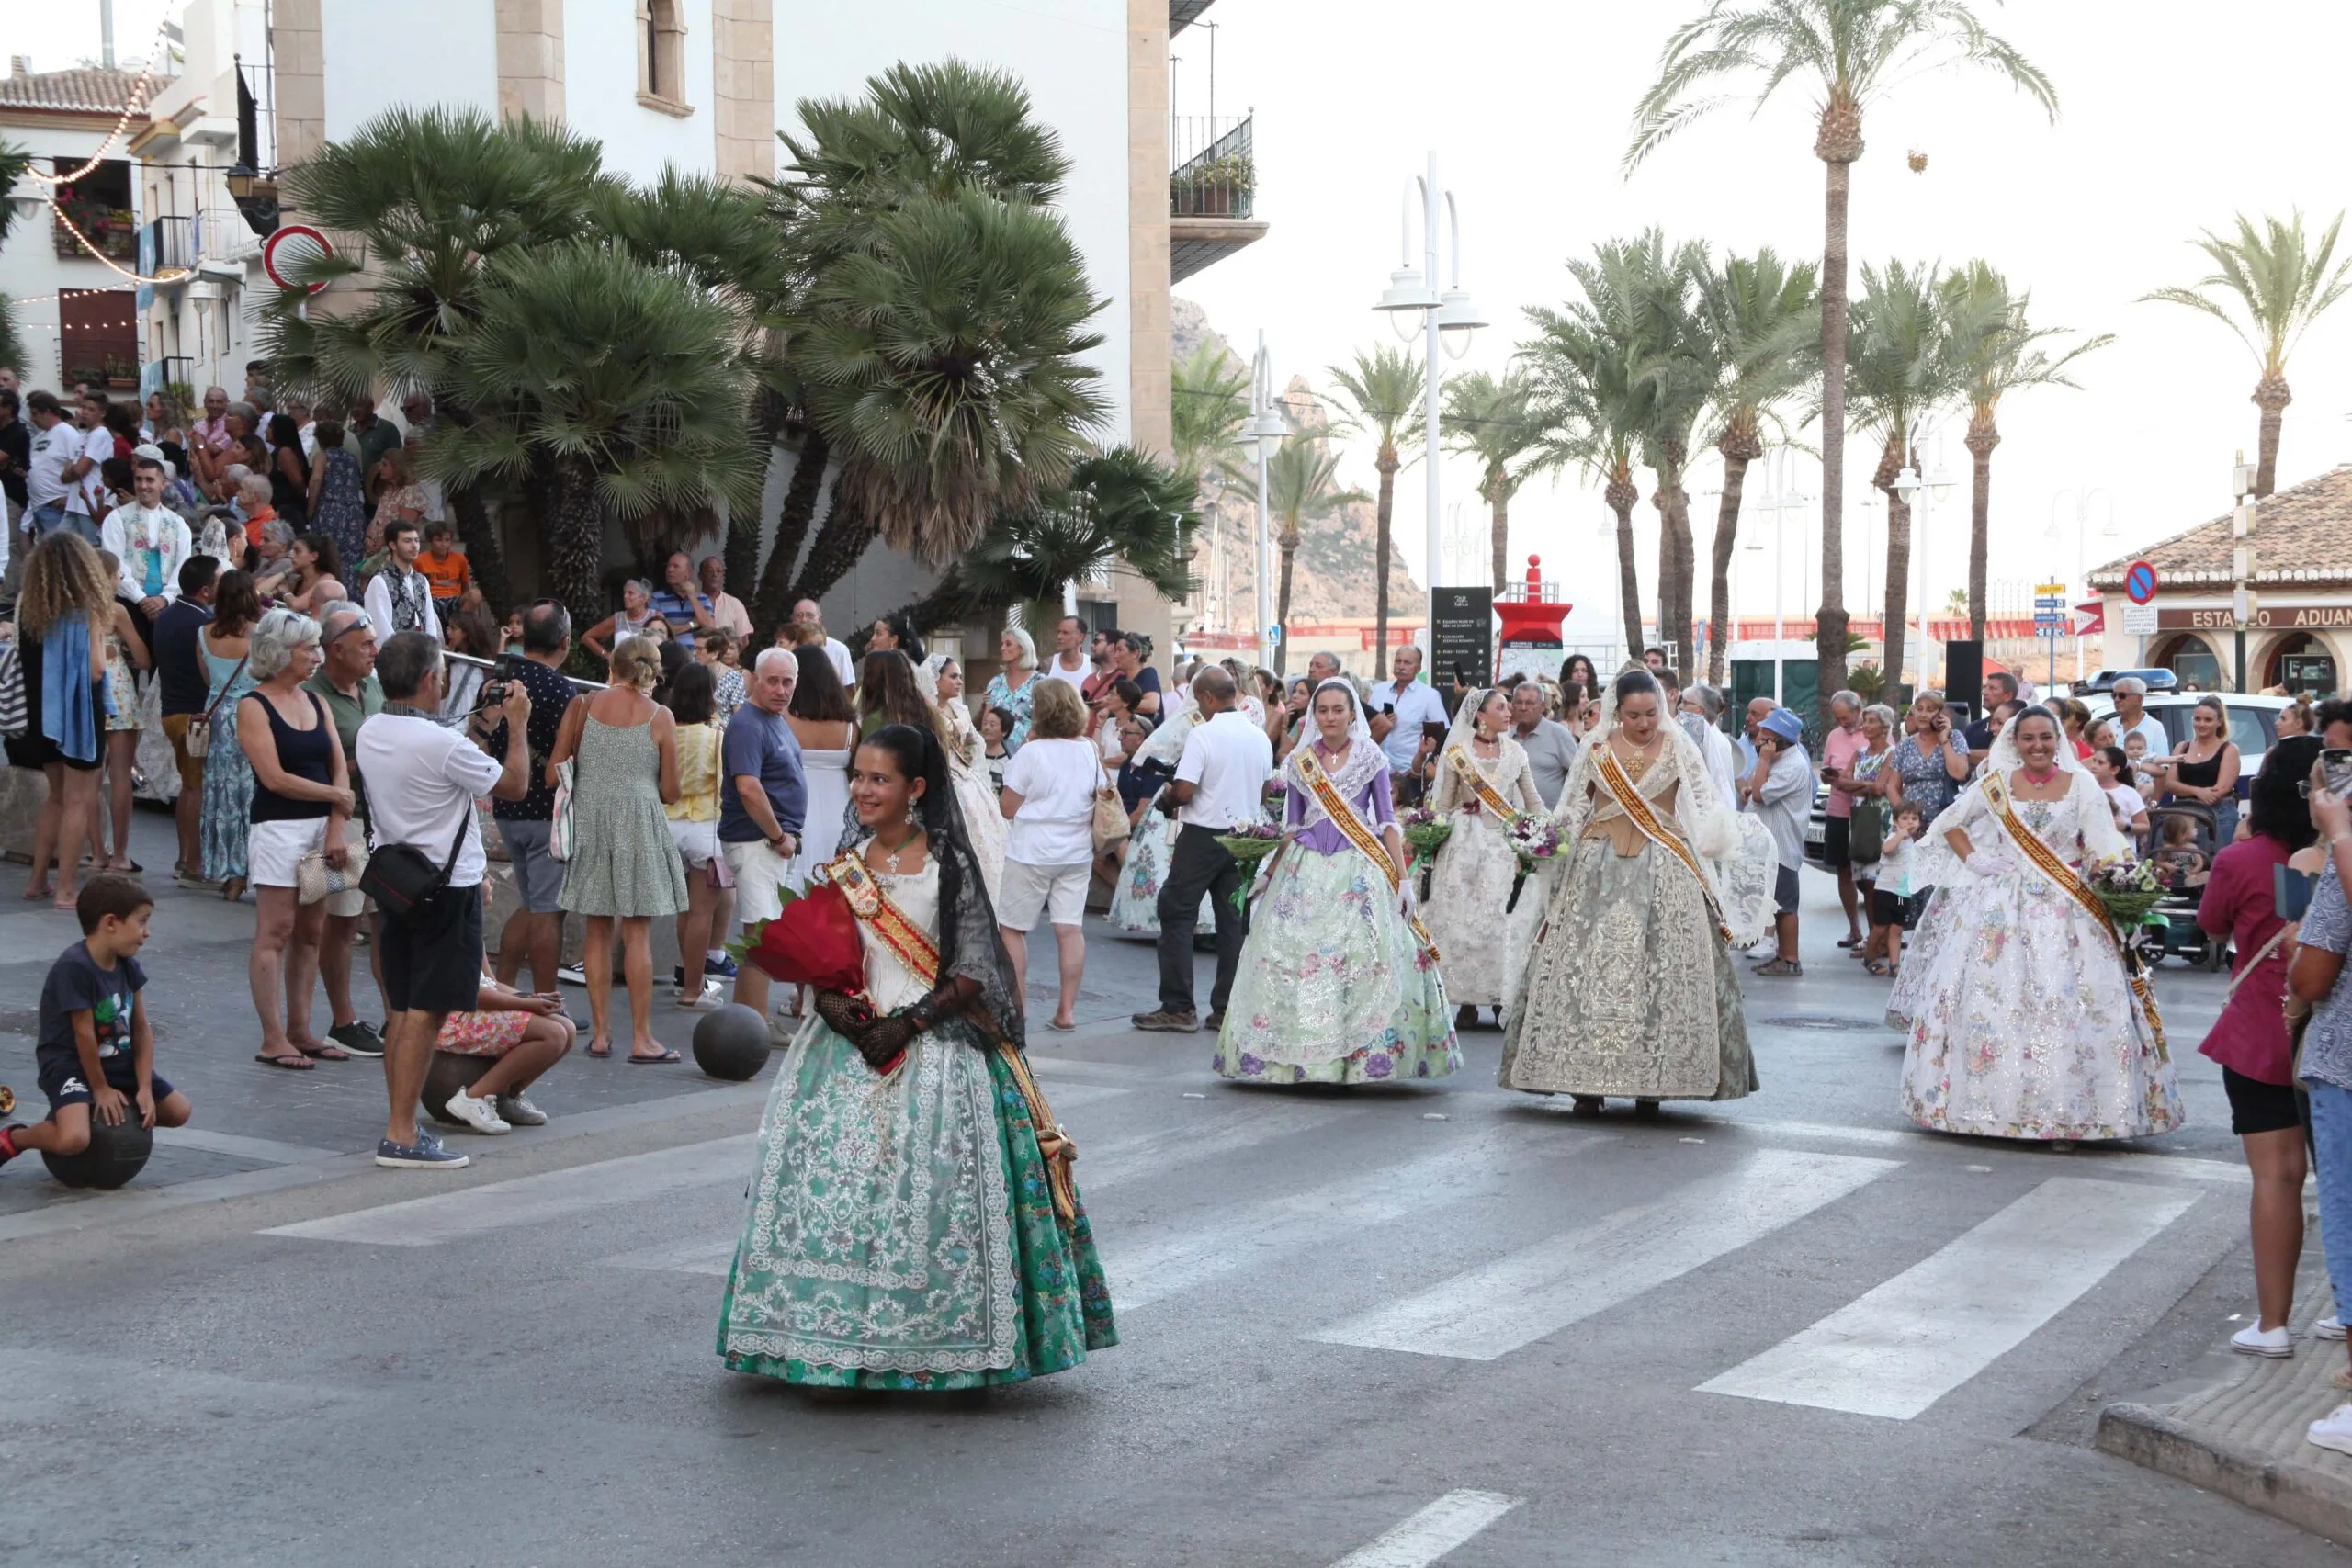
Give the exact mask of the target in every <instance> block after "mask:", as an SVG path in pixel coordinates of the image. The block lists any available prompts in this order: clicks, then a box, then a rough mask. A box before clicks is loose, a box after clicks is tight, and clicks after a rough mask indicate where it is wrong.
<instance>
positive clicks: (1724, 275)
mask: <svg viewBox="0 0 2352 1568" xmlns="http://www.w3.org/2000/svg"><path fill="white" fill-rule="evenodd" d="M1815 276H1816V275H1815V270H1814V265H1813V264H1812V263H1811V262H1799V263H1796V264H1795V265H1790V264H1788V263H1786V262H1783V261H1782V260H1781V257H1780V256H1779V254H1776V253H1775V252H1774V251H1772V250H1771V249H1770V247H1769V246H1768V247H1767V248H1765V249H1763V250H1760V251H1758V252H1757V253H1756V254H1754V255H1753V256H1726V257H1724V264H1723V265H1722V266H1721V267H1712V266H1711V267H1709V268H1708V269H1707V270H1706V272H1705V273H1704V274H1702V276H1701V277H1700V279H1699V304H1700V310H1701V312H1702V317H1703V319H1704V321H1705V324H1706V330H1707V332H1708V333H1710V334H1711V335H1712V336H1713V339H1714V341H1715V344H1716V358H1717V359H1718V361H1719V362H1720V364H1721V365H1722V367H1723V377H1722V379H1721V380H1719V381H1718V382H1717V383H1716V385H1715V389H1714V402H1713V408H1712V410H1711V411H1710V414H1709V418H1710V420H1711V421H1712V423H1713V427H1714V431H1715V437H1714V446H1715V451H1716V453H1717V454H1718V455H1719V456H1721V457H1722V458H1723V462H1724V492H1723V499H1722V504H1721V506H1720V507H1719V509H1718V510H1717V512H1716V513H1715V542H1714V559H1713V574H1712V576H1711V577H1710V580H1709V581H1708V585H1707V604H1708V613H1707V623H1708V636H1707V680H1708V681H1709V682H1711V683H1713V684H1715V685H1718V686H1719V685H1721V684H1723V681H1724V669H1725V662H1724V661H1725V660H1726V659H1727V658H1728V657H1729V654H1730V649H1731V558H1732V552H1733V551H1734V550H1735V549H1736V548H1737V547H1738V543H1739V507H1740V501H1741V497H1742V495H1743V493H1744V492H1745V491H1746V489H1747V466H1748V465H1749V464H1750V463H1753V462H1754V461H1756V459H1757V458H1758V457H1762V456H1763V455H1764V435H1765V432H1766V431H1767V430H1770V429H1774V428H1784V420H1783V418H1782V414H1781V411H1782V409H1783V408H1784V407H1785V406H1786V405H1787V403H1788V401H1789V400H1790V399H1791V398H1792V397H1793V396H1795V395H1796V393H1797V392H1799V391H1800V390H1802V389H1804V388H1805V387H1808V386H1811V385H1813V384H1814V378H1815V375H1816V374H1817V373H1818V372H1817V367H1818V366H1819V363H1820V360H1819V345H1820V321H1821V300H1820V297H1819V294H1818V292H1817V290H1816V289H1815V281H1814V280H1815Z"/></svg>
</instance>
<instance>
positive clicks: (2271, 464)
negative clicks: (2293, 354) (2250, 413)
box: [2254, 370, 2295, 501]
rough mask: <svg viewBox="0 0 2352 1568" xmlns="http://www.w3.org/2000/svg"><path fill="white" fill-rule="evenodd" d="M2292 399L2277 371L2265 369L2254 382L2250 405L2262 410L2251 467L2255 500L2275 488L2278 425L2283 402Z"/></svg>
mask: <svg viewBox="0 0 2352 1568" xmlns="http://www.w3.org/2000/svg"><path fill="white" fill-rule="evenodd" d="M2294 400H2295V398H2294V394H2293V393H2291V392H2290V391H2288V390H2287V378H2286V376H2285V375H2284V374H2283V373H2281V372H2279V371H2277V370H2266V371H2264V372H2263V373H2262V379H2261V380H2259V381H2257V382H2256V383H2255V388H2254V406H2255V407H2256V408H2258V409H2260V410H2261V411H2262V435H2261V439H2260V441H2259V442H2258V443H2257V446H2256V457H2255V469H2254V495H2255V499H2256V501H2259V500H2261V499H2262V498H2263V497H2264V496H2267V495H2268V494H2269V493H2270V492H2271V491H2274V490H2276V489H2278V427H2279V426H2280V425H2281V424H2283V423H2285V422H2286V417H2287V405H2288V404H2289V403H2291V402H2293V401H2294Z"/></svg>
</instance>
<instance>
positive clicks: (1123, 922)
mask: <svg viewBox="0 0 2352 1568" xmlns="http://www.w3.org/2000/svg"><path fill="white" fill-rule="evenodd" d="M1261 711H1262V710H1261ZM1200 722H1201V710H1200V709H1199V708H1198V707H1196V706H1195V705H1193V704H1192V703H1190V702H1187V703H1185V704H1184V705H1183V706H1182V708H1181V709H1180V710H1179V711H1178V712H1177V715H1176V716H1175V717H1173V718H1171V719H1170V720H1169V721H1168V722H1167V723H1165V724H1163V725H1161V726H1160V727H1159V728H1158V729H1155V730H1153V731H1152V732H1151V736H1150V739H1147V740H1146V741H1145V742H1144V743H1143V748H1142V750H1138V751H1137V752H1136V754H1135V761H1136V764H1137V765H1138V766H1160V767H1165V768H1166V769H1167V770H1168V772H1169V773H1170V776H1172V775H1173V773H1174V772H1175V768H1176V763H1177V761H1178V760H1179V759H1180V758H1182V756H1183V755H1184V738H1185V737H1186V736H1188V735H1190V734H1191V733H1192V732H1193V726H1194V725H1196V724H1198V723H1200ZM1166 787H1167V786H1166V785H1164V784H1163V785H1162V786H1161V788H1160V791H1159V792H1155V793H1154V794H1153V795H1152V797H1151V799H1150V800H1149V801H1148V802H1146V803H1145V806H1144V808H1143V813H1142V815H1140V816H1139V817H1137V818H1136V825H1135V829H1134V830H1133V831H1131V832H1130V833H1128V835H1127V858H1126V860H1125V863H1122V864H1121V865H1120V867H1119V880H1118V882H1117V884H1116V886H1114V887H1113V888H1112V891H1111V908H1110V912H1109V914H1108V916H1107V917H1106V918H1107V919H1109V920H1110V922H1111V929H1112V930H1114V931H1125V932H1128V933H1129V934H1131V935H1136V936H1158V935H1159V885H1160V884H1161V883H1162V882H1163V881H1165V880H1166V879H1167V876H1168V866H1169V863H1170V859H1171V858H1172V857H1173V856H1174V854H1175V853H1176V833H1177V829H1178V826H1179V824H1178V823H1177V821H1176V818H1174V817H1172V816H1168V815H1164V814H1163V813H1162V812H1161V811H1160V809H1159V796H1160V794H1162V793H1165V790H1166ZM1215 931H1216V899H1215V898H1204V899H1202V900H1201V924H1200V931H1199V934H1200V935H1202V936H1208V935H1210V934H1212V933H1213V932H1215Z"/></svg>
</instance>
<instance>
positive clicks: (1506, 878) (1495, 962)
mask: <svg viewBox="0 0 2352 1568" xmlns="http://www.w3.org/2000/svg"><path fill="white" fill-rule="evenodd" d="M1517 880H1519V856H1518V855H1517V854H1516V853H1514V852H1512V850H1511V847H1510V840H1508V839H1506V838H1504V837H1503V830H1502V829H1501V828H1500V827H1498V825H1497V824H1496V821H1495V817H1494V813H1492V812H1490V811H1456V812H1455V813H1453V833H1452V835H1451V836H1449V837H1448V838H1447V839H1446V840H1445V842H1444V843H1443V844H1442V845H1441V846H1440V847H1439V849H1438V852H1437V864H1436V865H1435V866H1434V867H1432V868H1431V869H1430V898H1429V907H1428V908H1425V909H1423V910H1422V911H1421V919H1422V921H1423V923H1425V924H1426V925H1427V926H1428V927H1429V928H1430V934H1431V935H1432V936H1434V937H1436V938H1437V950H1438V953H1439V954H1440V961H1441V962H1442V964H1444V965H1445V994H1446V995H1447V996H1449V997H1451V998H1453V1005H1454V1006H1456V1007H1462V1006H1465V1005H1467V1006H1474V1007H1500V1006H1501V1005H1502V1000H1503V992H1504V989H1505V987H1504V984H1503V945H1504V944H1503V940H1502V936H1503V927H1504V906H1506V905H1507V904H1509V903H1510V888H1511V884H1512V883H1514V882H1516V881H1517Z"/></svg>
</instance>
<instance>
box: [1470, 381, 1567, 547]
mask: <svg viewBox="0 0 2352 1568" xmlns="http://www.w3.org/2000/svg"><path fill="white" fill-rule="evenodd" d="M1534 400H1535V383H1534V381H1533V379H1532V378H1531V377H1530V376H1529V375H1528V373H1527V372H1526V371H1525V370H1524V369H1523V368H1516V367H1515V368H1512V369H1510V370H1506V371H1505V372H1503V374H1502V375H1501V376H1499V377H1496V376H1490V375H1488V374H1487V372H1486V371H1484V370H1474V371H1472V372H1470V373H1469V374H1468V375H1464V376H1456V377H1455V378H1453V380H1451V381H1449V382H1447V383H1446V384H1445V423H1444V425H1443V434H1444V436H1445V443H1446V447H1447V449H1448V450H1449V451H1453V452H1460V453H1463V454H1464V455H1465V456H1468V457H1476V459H1477V460H1478V497H1479V499H1480V500H1482V501H1484V502H1486V503H1487V508H1488V510H1489V512H1490V513H1491V515H1492V518H1493V522H1492V530H1493V532H1492V538H1493V544H1494V568H1495V592H1497V593H1501V592H1503V591H1504V590H1505V589H1506V588H1508V587H1510V498H1511V497H1512V496H1514V495H1517V494H1518V493H1519V489H1520V487H1521V485H1523V484H1525V483H1526V482H1527V481H1528V480H1529V479H1532V478H1534V477H1535V475H1536V474H1538V473H1540V472H1542V471H1543V470H1544V468H1548V467H1552V466H1554V465H1555V464H1556V463H1557V462H1558V461H1559V460H1560V456H1559V454H1558V452H1557V451H1556V450H1555V448H1554V447H1553V446H1552V444H1551V442H1550V440H1549V438H1548V433H1547V432H1546V430H1545V429H1544V424H1543V423H1542V421H1541V420H1539V419H1538V418H1537V416H1536V411H1535V407H1534Z"/></svg>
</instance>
